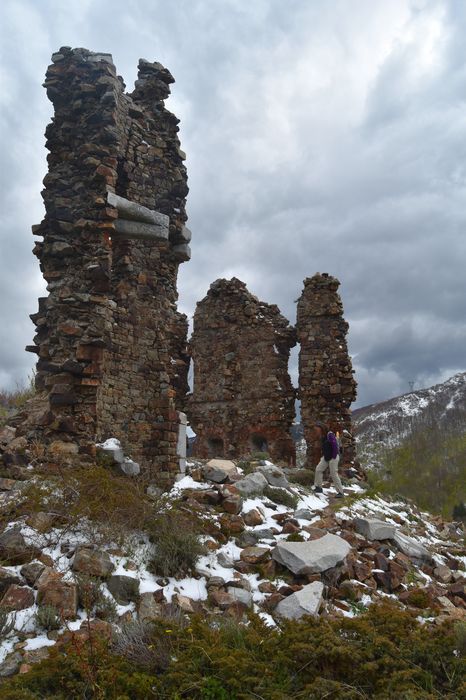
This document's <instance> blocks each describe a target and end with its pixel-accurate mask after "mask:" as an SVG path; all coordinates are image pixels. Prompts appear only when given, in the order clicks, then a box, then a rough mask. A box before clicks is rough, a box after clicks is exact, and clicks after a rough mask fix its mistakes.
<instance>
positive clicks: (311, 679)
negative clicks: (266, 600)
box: [0, 603, 466, 700]
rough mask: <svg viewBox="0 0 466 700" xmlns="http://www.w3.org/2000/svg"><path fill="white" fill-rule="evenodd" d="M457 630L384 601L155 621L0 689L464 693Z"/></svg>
mask: <svg viewBox="0 0 466 700" xmlns="http://www.w3.org/2000/svg"><path fill="white" fill-rule="evenodd" d="M457 630H458V628H456V627H455V626H454V624H452V623H450V624H448V623H444V624H442V625H434V626H431V627H429V626H428V625H427V623H426V624H424V625H421V624H420V623H419V622H418V621H417V619H416V613H410V612H407V611H403V610H401V609H400V608H399V607H397V606H396V605H394V604H388V603H385V604H382V605H373V606H371V607H370V608H369V610H368V611H367V612H364V613H363V614H362V615H360V616H358V617H354V618H336V619H329V618H322V617H320V618H319V617H317V618H314V617H307V618H305V619H303V620H300V621H298V622H297V621H284V622H282V623H281V626H280V628H279V629H277V628H271V627H267V626H266V625H265V624H264V623H263V621H262V620H261V619H260V618H259V617H257V616H254V615H251V618H250V621H249V625H247V626H239V625H236V626H235V623H234V622H230V623H229V624H224V623H223V621H219V620H218V619H215V620H213V621H211V623H210V624H209V623H208V622H206V621H205V620H201V619H194V620H191V624H190V627H188V628H186V627H185V628H182V627H177V626H175V625H174V624H171V625H170V627H167V626H166V625H164V624H155V625H153V626H150V627H146V628H144V630H143V631H142V632H138V631H137V630H136V631H135V632H134V633H131V634H130V635H129V637H130V638H133V639H136V640H137V642H136V648H137V649H138V650H139V653H137V654H131V653H129V652H128V644H127V642H126V648H124V649H121V648H120V649H118V646H115V647H113V648H112V647H111V646H108V645H106V644H105V643H103V642H101V641H99V640H93V642H92V644H89V643H88V644H84V645H83V646H79V645H76V644H75V645H74V646H73V645H69V646H68V647H67V648H66V649H65V650H64V653H60V652H59V651H58V650H56V649H52V651H51V656H50V658H49V659H47V660H45V661H43V662H42V663H40V664H37V665H34V666H33V667H32V669H31V670H30V671H29V673H27V674H24V675H21V676H17V677H16V678H14V679H6V680H5V682H4V685H2V687H1V690H0V698H1V699H2V700H34V699H35V700H37V699H38V698H49V699H50V698H53V699H54V700H64V699H65V698H84V699H87V698H89V699H90V698H98V699H99V700H106V699H107V698H108V699H109V700H110V699H111V700H129V699H131V700H133V699H134V700H140V699H142V698H151V697H154V698H161V699H162V698H163V699H167V700H170V699H171V700H181V699H184V698H190V700H191V699H192V700H214V699H215V700H250V698H263V699H265V698H266V699H267V700H291V699H292V698H293V700H294V699H295V698H296V700H308V699H310V700H323V698H328V700H361V699H362V700H369V699H371V700H402V699H403V700H438V699H439V698H444V699H445V700H460V698H465V697H466V683H465V680H464V679H465V678H466V660H465V657H464V656H460V654H459V653H458V631H457ZM459 634H460V636H461V634H462V633H461V632H460V633H459ZM127 639H128V637H127ZM117 650H118V655H117V654H116V651H117ZM152 653H154V657H155V661H154V657H151V656H150V654H152ZM159 653H160V654H161V655H162V656H161V658H162V661H161V662H160V661H159V660H158V659H157V654H159ZM146 654H149V656H146ZM129 658H131V660H129ZM147 660H148V661H147ZM152 664H154V665H152ZM144 666H145V668H144Z"/></svg>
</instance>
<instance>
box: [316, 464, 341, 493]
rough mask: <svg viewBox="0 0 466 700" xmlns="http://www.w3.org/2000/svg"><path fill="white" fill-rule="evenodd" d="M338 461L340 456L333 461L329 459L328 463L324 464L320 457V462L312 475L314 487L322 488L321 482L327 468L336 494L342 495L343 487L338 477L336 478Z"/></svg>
mask: <svg viewBox="0 0 466 700" xmlns="http://www.w3.org/2000/svg"><path fill="white" fill-rule="evenodd" d="M339 461H340V456H339V455H338V457H335V459H331V460H330V461H329V462H326V461H325V459H324V458H323V457H322V459H321V460H320V462H319V464H318V465H317V467H316V471H315V475H314V486H320V487H321V488H322V482H323V478H324V471H325V470H326V469H327V467H330V476H331V477H332V481H333V485H334V486H335V488H336V490H337V491H338V493H344V491H343V486H342V484H341V481H340V477H339V476H338V462H339Z"/></svg>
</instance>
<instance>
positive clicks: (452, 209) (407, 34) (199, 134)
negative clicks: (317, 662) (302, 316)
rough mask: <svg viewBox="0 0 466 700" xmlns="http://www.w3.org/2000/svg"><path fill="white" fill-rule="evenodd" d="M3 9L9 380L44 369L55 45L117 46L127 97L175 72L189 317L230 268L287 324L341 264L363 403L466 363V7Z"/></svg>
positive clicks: (224, 1)
mask: <svg viewBox="0 0 466 700" xmlns="http://www.w3.org/2000/svg"><path fill="white" fill-rule="evenodd" d="M0 14H1V18H0V19H1V27H2V29H1V33H2V37H1V39H2V41H1V46H2V49H1V50H2V55H1V75H2V88H1V92H0V108H1V115H0V118H1V135H0V138H1V150H2V169H1V172H0V196H1V198H2V203H1V206H0V217H1V237H0V265H1V274H0V299H1V302H0V305H1V320H0V328H1V329H2V330H1V343H0V386H13V385H14V383H15V382H16V381H21V380H23V379H24V378H25V376H26V375H27V373H28V371H29V370H30V367H31V358H30V357H29V356H28V355H27V354H26V353H24V351H23V347H24V345H26V344H28V343H29V342H30V340H31V337H32V334H33V327H32V324H31V322H30V321H29V319H28V314H29V313H33V312H34V311H35V310H36V305H37V301H36V298H37V296H39V295H40V294H41V293H42V290H43V288H44V287H43V282H42V278H41V275H40V272H39V270H38V265H37V263H36V261H35V259H34V258H33V256H32V254H31V252H30V251H31V248H32V236H31V234H30V225H31V224H34V223H38V222H39V221H40V219H41V218H42V203H41V197H40V190H41V188H42V185H41V181H42V178H43V176H44V175H45V172H46V161H45V156H46V152H45V149H44V139H43V132H44V129H45V126H46V124H47V122H48V121H49V119H50V115H51V107H50V104H49V103H48V102H47V99H46V95H45V91H44V90H43V88H42V87H41V83H42V82H43V76H44V73H45V70H46V67H47V65H48V63H49V59H50V54H51V53H52V52H53V51H55V50H56V49H57V48H58V47H59V46H61V45H70V46H86V47H87V48H90V49H93V50H102V51H109V52H111V53H112V54H113V57H114V61H115V63H116V66H117V68H118V70H119V72H120V73H121V74H122V75H123V77H124V79H125V82H126V83H127V85H128V86H129V87H130V86H131V83H132V82H133V81H134V79H135V76H136V65H137V60H138V58H139V57H141V56H143V57H145V58H148V59H150V60H159V61H160V62H162V63H164V64H165V65H167V66H168V67H169V68H170V70H171V71H172V73H173V74H174V76H175V78H176V81H177V82H176V84H175V86H174V88H173V94H172V96H171V97H170V100H169V103H168V106H169V108H170V109H172V110H173V111H174V112H175V113H176V114H177V115H178V116H179V117H180V118H181V140H182V147H183V149H184V150H185V151H186V152H187V155H188V160H187V166H188V174H189V185H190V194H189V197H188V214H189V226H190V228H191V229H192V231H193V246H192V247H193V258H192V261H191V262H190V263H189V264H186V265H183V266H181V268H180V284H179V288H180V307H181V309H182V310H183V311H185V312H186V313H188V314H189V315H192V313H193V310H194V306H195V303H196V301H197V300H199V299H201V298H202V297H203V296H204V295H205V292H206V290H207V288H208V286H209V284H210V282H212V281H213V280H214V279H216V278H217V277H231V276H233V275H235V276H237V277H240V278H242V279H244V281H245V282H247V284H248V285H249V287H250V289H251V291H253V292H254V293H255V294H257V295H258V296H259V297H260V298H262V299H264V300H266V301H269V302H271V303H277V304H278V305H279V306H280V308H281V310H282V312H283V313H284V314H285V315H287V316H288V318H289V319H290V320H291V321H294V316H295V311H296V309H295V305H294V303H293V302H294V300H295V299H296V298H297V297H298V296H299V294H300V290H301V286H302V280H303V278H304V277H306V276H310V275H312V274H314V272H316V271H320V272H323V271H328V272H331V273H332V274H335V275H336V276H338V277H339V278H340V280H341V282H342V286H341V293H342V297H343V301H344V305H345V310H346V315H347V318H348V320H349V321H350V324H351V329H350V336H349V342H350V349H351V351H352V353H353V355H354V364H355V367H356V370H357V379H358V381H359V399H358V405H362V404H365V403H370V402H374V401H377V400H382V399H385V398H388V397H389V396H392V395H396V394H398V393H401V392H404V391H407V390H408V382H409V381H415V382H416V386H421V385H423V386H425V385H428V384H430V383H433V382H435V381H440V380H442V379H444V378H446V376H448V375H449V374H452V373H453V372H455V371H457V370H460V369H463V370H464V369H465V359H464V355H465V353H464V347H465V344H466V343H465V341H466V328H465V323H464V319H465V296H466V295H465V289H464V287H465V282H464V280H465V273H464V269H465V260H466V242H465V241H466V238H465V236H464V233H463V232H464V229H465V226H466V214H465V202H466V196H465V195H466V191H465V189H466V188H465V185H466V179H465V163H466V118H465V117H466V104H465V98H464V95H466V60H465V59H466V47H465V44H464V35H465V30H466V7H465V6H464V4H463V3H462V2H454V1H452V2H449V1H448V0H438V1H436V0H432V1H429V0H417V1H414V0H412V1H409V0H379V1H378V2H377V3H374V2H373V0H354V1H351V2H349V1H348V0H336V1H335V2H332V3H328V2H325V1H324V0H314V1H313V2H308V1H307V0H289V1H288V2H286V3H283V2H278V0H255V2H253V3H252V2H245V1H244V2H243V0H238V1H235V2H233V1H232V0H219V2H212V1H210V0H190V1H189V2H188V1H187V0H180V1H178V2H173V3H167V2H163V1H162V0H158V1H157V0H156V1H154V0H133V1H132V2H120V0H113V1H112V2H110V0H101V1H100V2H98V3H97V2H91V1H90V0H87V1H85V2H83V1H82V0H79V2H78V1H77V0H70V1H69V2H68V3H62V2H59V1H58V0H43V1H42V2H41V3H37V2H33V1H32V0H29V1H28V0H22V1H20V0H14V1H13V0H12V1H9V0H6V1H5V2H3V3H2V7H1V9H0ZM294 357H295V356H294ZM294 362H295V360H294ZM293 372H295V368H293Z"/></svg>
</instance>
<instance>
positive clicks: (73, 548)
mask: <svg viewBox="0 0 466 700" xmlns="http://www.w3.org/2000/svg"><path fill="white" fill-rule="evenodd" d="M13 439H14V438H12V436H11V435H10V438H9V441H10V444H11V442H12V440H13ZM7 441H8V440H7ZM13 448H14V443H13ZM3 449H4V450H5V451H7V450H8V448H7V446H6V443H5V442H4V445H3ZM7 461H8V460H7ZM241 464H242V466H243V469H241V468H240V467H239V466H238V465H237V464H235V463H233V462H228V461H225V460H211V461H208V462H196V463H194V462H193V463H191V464H190V465H189V466H188V469H189V474H188V475H186V476H184V477H183V478H182V479H181V480H180V481H179V482H178V483H177V484H176V485H175V486H174V487H173V489H172V490H171V492H170V494H169V495H168V499H166V500H165V501H164V507H165V508H167V507H170V503H176V504H177V507H178V508H181V509H184V510H185V511H186V512H190V513H195V514H196V516H197V517H198V518H199V519H200V521H202V522H203V524H204V532H205V533H207V534H204V535H203V536H202V540H203V545H204V554H202V555H201V556H200V557H199V558H198V559H197V562H196V564H195V567H194V570H193V571H192V572H191V573H190V575H189V576H186V577H161V576H157V575H156V574H153V573H151V572H150V571H149V570H148V561H149V559H150V555H151V552H153V551H154V548H155V549H156V548H157V541H156V539H155V541H153V542H151V541H150V540H149V538H148V537H147V535H146V534H144V533H142V532H134V533H133V534H132V535H131V536H129V537H128V538H127V539H126V541H125V543H124V545H123V546H121V544H119V545H117V544H116V543H115V542H110V541H108V542H102V541H99V543H98V544H97V543H96V541H93V540H92V539H91V538H90V537H89V533H88V530H87V529H86V528H85V527H84V526H83V527H79V526H78V527H74V528H69V527H66V526H65V524H64V523H63V522H57V519H56V517H55V516H54V514H53V513H49V512H46V510H44V511H39V512H34V513H31V514H29V515H23V516H22V517H21V518H19V519H16V520H12V521H10V522H8V524H7V525H6V527H5V528H4V531H3V532H2V533H1V534H0V561H1V564H2V565H1V567H0V596H1V598H0V613H1V614H0V618H1V620H0V622H1V625H3V631H2V630H0V632H1V633H2V635H3V639H4V641H3V644H2V650H1V656H0V675H2V676H8V675H11V674H13V673H16V672H18V671H19V672H26V671H27V670H28V669H29V668H30V667H31V664H33V663H35V662H37V661H38V660H40V659H42V658H44V657H45V656H47V655H48V653H49V648H50V647H51V646H53V645H55V644H63V643H64V642H66V641H69V639H70V637H72V636H73V635H78V636H81V637H86V635H88V634H89V633H90V631H94V632H95V633H96V634H99V635H108V636H111V635H114V634H118V629H119V628H121V625H122V624H124V623H125V622H127V621H128V620H131V619H133V618H134V619H139V620H141V621H144V620H145V621H150V620H153V619H159V618H170V617H173V616H176V615H188V616H189V615H190V614H195V613H199V614H201V615H203V616H205V617H206V618H209V617H211V616H216V615H222V616H230V617H233V618H234V619H236V620H238V621H242V620H244V621H247V613H248V611H254V612H256V613H258V614H259V615H260V616H261V617H262V618H263V619H264V620H266V621H267V623H268V624H270V625H275V624H277V623H279V621H280V619H281V618H283V617H285V618H292V619H299V618H300V617H301V616H303V615H306V614H311V615H346V616H354V615H357V614H359V613H360V612H362V611H364V610H365V609H366V608H367V607H368V606H369V605H371V604H373V603H374V602H376V601H378V600H380V599H383V598H385V597H387V596H389V597H392V598H396V599H397V600H398V601H399V603H400V605H403V606H409V607H413V608H414V609H416V610H417V611H418V614H419V616H420V617H422V619H425V620H426V622H427V623H429V622H431V623H434V624H435V623H436V622H437V621H439V620H442V619H444V618H445V617H453V618H455V619H466V573H465V569H466V548H465V543H464V528H463V525H462V524H460V523H447V522H444V521H443V520H442V519H441V518H438V517H433V516H430V515H428V514H427V513H423V512H420V511H419V510H418V509H417V508H416V507H415V506H413V504H411V503H408V502H405V501H397V500H386V499H383V498H381V497H378V496H369V495H368V494H366V492H365V490H364V486H363V485H362V484H361V483H358V482H355V483H347V485H346V488H345V492H346V498H345V499H343V500H336V499H335V498H334V496H335V492H334V490H333V488H331V487H329V488H324V492H323V494H320V495H316V494H314V493H312V491H311V490H310V489H308V488H306V487H304V486H301V485H298V484H295V483H293V478H294V477H295V476H296V474H297V473H298V472H299V470H297V471H292V470H289V471H288V470H282V469H280V468H278V467H276V466H275V465H273V464H271V463H270V462H267V461H256V462H249V463H244V462H243V463H241ZM17 476H20V477H21V478H20V479H19V478H16V479H14V478H1V479H0V512H3V513H6V512H8V511H9V509H11V505H12V503H14V502H15V501H16V500H18V499H21V494H22V491H23V489H24V485H25V484H26V483H28V481H30V480H31V479H32V480H34V479H35V478H36V477H35V469H34V465H30V466H29V468H28V467H27V466H26V467H24V468H22V471H21V473H18V474H17ZM149 496H151V497H152V498H156V497H157V496H158V494H157V490H156V489H154V488H152V490H151V489H149ZM83 525H84V524H83ZM80 576H81V577H82V576H88V577H91V579H92V580H93V581H97V582H98V584H99V587H100V591H101V596H102V597H103V600H104V603H105V601H107V602H108V606H109V608H112V610H113V612H114V616H113V619H112V621H109V620H108V619H107V620H105V619H99V616H98V613H96V615H95V616H94V615H93V613H92V612H90V609H89V607H88V608H87V610H86V606H85V605H84V603H83V600H82V593H80V589H79V577H80ZM103 607H105V605H104V606H103ZM101 608H102V605H101ZM44 609H45V610H48V611H50V610H52V611H53V610H56V611H59V615H58V619H57V620H56V624H54V625H50V624H48V623H47V622H45V623H44V620H43V619H42V618H41V616H40V614H38V613H40V611H42V615H43V614H44ZM100 617H105V616H104V615H103V614H100ZM47 625H48V627H49V629H47ZM9 627H11V629H9ZM50 627H55V628H56V629H51V628H50Z"/></svg>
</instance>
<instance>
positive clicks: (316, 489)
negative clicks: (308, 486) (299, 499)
mask: <svg viewBox="0 0 466 700" xmlns="http://www.w3.org/2000/svg"><path fill="white" fill-rule="evenodd" d="M314 493H323V489H322V487H321V486H314Z"/></svg>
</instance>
